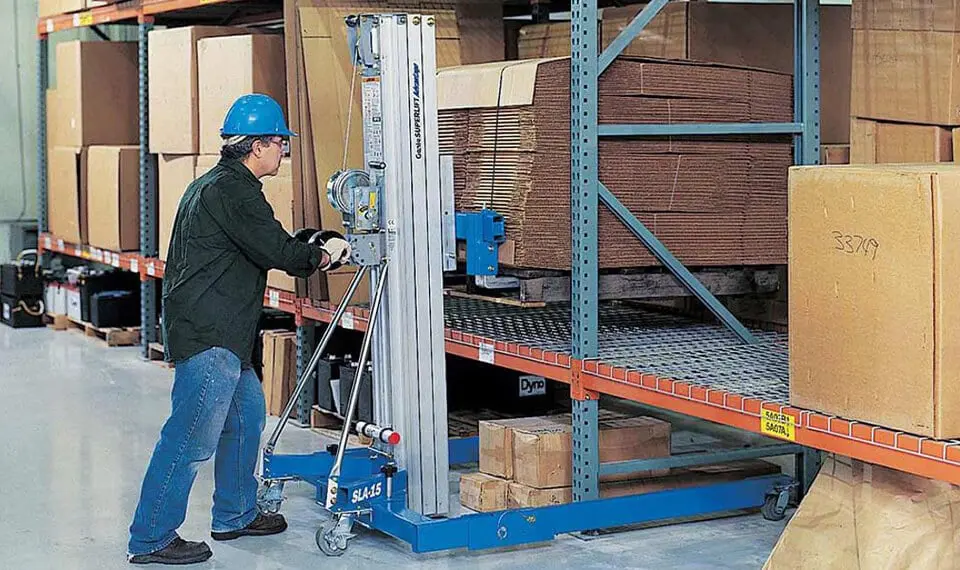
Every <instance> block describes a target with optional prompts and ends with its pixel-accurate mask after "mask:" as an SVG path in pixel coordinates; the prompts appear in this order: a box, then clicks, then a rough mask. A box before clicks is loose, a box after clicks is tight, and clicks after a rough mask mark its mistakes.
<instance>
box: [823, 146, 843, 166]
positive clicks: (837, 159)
mask: <svg viewBox="0 0 960 570" xmlns="http://www.w3.org/2000/svg"><path fill="white" fill-rule="evenodd" d="M820 164H850V145H848V144H824V145H820Z"/></svg>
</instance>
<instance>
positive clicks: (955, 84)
mask: <svg viewBox="0 0 960 570" xmlns="http://www.w3.org/2000/svg"><path fill="white" fill-rule="evenodd" d="M850 100H851V103H850V114H851V116H855V117H862V118H866V119H877V120H886V121H900V122H904V123H914V124H927V125H940V126H957V125H960V34H956V33H953V32H900V31H873V30H870V31H867V30H854V32H853V83H852V86H851V96H850Z"/></svg>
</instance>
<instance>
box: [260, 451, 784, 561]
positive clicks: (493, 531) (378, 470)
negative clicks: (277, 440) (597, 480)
mask: <svg viewBox="0 0 960 570" xmlns="http://www.w3.org/2000/svg"><path fill="white" fill-rule="evenodd" d="M332 464H333V456H332V455H330V454H329V453H327V452H318V453H313V454H309V455H269V456H265V457H264V478H265V479H267V480H299V481H305V482H307V483H310V484H312V485H314V486H315V487H316V488H317V500H318V502H320V504H323V502H324V499H325V497H326V486H327V474H328V473H329V470H330V468H331V466H332ZM388 464H391V460H390V458H389V457H387V456H385V455H383V454H380V453H378V452H377V451H375V450H371V449H365V448H359V449H351V450H349V451H347V452H346V454H345V456H344V463H343V468H342V471H341V477H340V491H341V495H340V497H338V499H339V500H338V503H337V505H335V506H334V508H333V509H331V513H333V514H335V515H340V514H344V513H349V514H352V516H353V517H354V521H355V522H357V523H359V524H361V525H363V526H365V527H367V528H370V529H372V530H376V531H379V532H382V533H384V534H387V535H390V536H392V537H394V538H397V539H399V540H402V541H404V542H407V543H408V544H410V546H411V547H412V549H413V551H414V552H418V553H421V552H436V551H441V550H452V549H460V548H467V549H471V550H479V549H487V548H502V547H509V546H517V545H521V544H530V543H536V542H544V541H549V540H552V539H554V538H555V537H556V536H557V535H559V534H564V533H571V532H580V531H590V530H601V529H607V528H614V527H622V526H631V525H636V524H642V523H649V522H654V521H661V520H670V519H677V518H683V517H693V516H703V515H708V514H714V513H723V512H729V511H738V510H744V509H753V508H760V507H762V506H763V505H764V503H765V501H766V502H769V500H770V498H771V497H775V496H777V495H778V494H780V495H782V494H783V493H784V492H786V491H785V490H786V489H789V488H790V487H792V486H794V485H795V483H794V480H793V479H792V478H790V477H786V476H783V475H769V476H762V477H753V478H749V479H743V480H740V481H733V482H726V483H716V484H711V485H704V486H699V487H688V488H683V489H671V490H666V491H659V492H655V493H647V494H642V495H633V496H628V497H617V498H611V499H599V500H594V501H583V502H576V503H571V504H566V505H555V506H549V507H538V508H524V509H513V510H506V511H498V512H493V513H478V514H467V515H463V516H459V517H455V518H444V519H434V518H428V517H425V516H423V515H420V514H419V513H416V512H414V511H411V510H410V509H407V508H406V485H407V477H406V472H405V471H403V470H399V471H397V472H396V473H395V474H393V475H392V480H391V481H389V483H388V481H387V479H388V475H386V474H385V472H384V471H387V472H389V470H384V469H383V468H384V466H386V465H388Z"/></svg>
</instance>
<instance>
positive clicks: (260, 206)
mask: <svg viewBox="0 0 960 570" xmlns="http://www.w3.org/2000/svg"><path fill="white" fill-rule="evenodd" d="M261 188H262V184H261V183H260V181H259V180H257V179H256V177H255V176H254V175H253V173H252V172H250V170H249V169H247V167H246V166H244V165H243V163H241V162H239V161H236V160H226V159H221V160H220V163H219V164H217V166H215V167H214V168H213V169H212V170H210V171H209V172H208V173H206V174H204V175H203V176H201V177H200V178H198V179H196V180H194V181H193V182H192V183H191V184H190V186H188V187H187V190H186V192H185V193H184V195H183V198H181V200H180V206H179V208H178V209H177V217H176V219H175V220H174V223H173V230H172V232H171V234H172V235H171V239H170V249H169V253H168V254H167V263H166V269H165V270H164V278H163V336H164V348H165V350H166V358H167V360H170V361H173V362H178V361H180V360H184V359H186V358H189V357H191V356H193V355H195V354H197V353H199V352H202V351H204V350H206V349H208V348H211V347H222V348H226V349H229V350H230V351H232V352H233V353H234V354H236V355H237V357H238V358H239V359H240V360H241V361H243V363H244V364H246V365H249V364H251V362H250V360H251V358H252V354H253V343H254V341H255V339H256V334H257V331H256V329H257V322H258V320H259V317H260V311H261V309H262V308H263V295H264V292H265V290H266V284H267V271H268V270H270V269H282V270H284V271H286V272H287V273H289V274H291V275H294V276H296V277H307V276H309V275H310V274H311V273H313V272H314V271H316V269H317V267H318V266H319V265H320V251H319V249H317V248H316V247H314V246H311V245H307V244H304V243H301V242H299V241H297V240H296V239H294V238H293V237H292V236H291V235H290V234H288V233H287V232H286V231H285V230H284V229H283V227H282V226H281V225H280V222H278V221H277V220H276V218H275V217H274V214H273V210H272V209H271V208H270V204H268V203H267V200H266V198H264V196H263V193H262V192H261V191H260V190H261Z"/></svg>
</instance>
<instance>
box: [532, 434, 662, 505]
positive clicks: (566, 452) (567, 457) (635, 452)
mask: <svg viewBox="0 0 960 570" xmlns="http://www.w3.org/2000/svg"><path fill="white" fill-rule="evenodd" d="M572 435H573V427H572V426H571V425H570V424H569V423H568V422H558V421H556V420H553V419H550V418H547V419H546V420H545V421H544V422H543V424H542V425H539V426H535V427H523V428H514V429H513V461H514V464H513V478H514V480H515V481H516V482H517V483H520V484H522V485H527V486H529V487H536V488H538V489H549V488H552V487H564V486H570V485H571V484H572V483H573V452H572V450H573V437H572ZM669 455H670V424H669V423H667V422H664V421H661V420H657V419H654V418H649V417H639V418H625V419H619V420H605V421H601V422H600V461H601V463H609V462H615V461H627V460H631V459H648V458H653V457H667V456H669ZM655 474H659V475H663V474H665V472H664V471H662V470H658V472H657V473H655ZM643 475H647V476H649V475H651V472H641V473H633V474H625V475H619V476H605V477H603V479H602V480H604V481H613V480H624V479H630V478H635V477H638V476H643Z"/></svg>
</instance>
